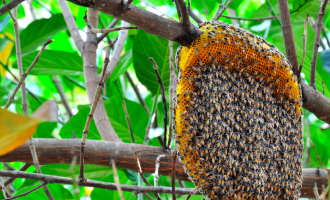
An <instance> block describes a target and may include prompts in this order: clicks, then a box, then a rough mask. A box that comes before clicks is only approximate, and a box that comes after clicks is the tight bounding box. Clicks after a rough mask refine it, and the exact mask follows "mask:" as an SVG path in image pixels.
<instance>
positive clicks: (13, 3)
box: [0, 0, 24, 16]
mask: <svg viewBox="0 0 330 200" xmlns="http://www.w3.org/2000/svg"><path fill="white" fill-rule="evenodd" d="M23 1H24V0H12V1H10V2H9V3H7V4H6V5H4V6H2V7H1V8H0V16H2V15H3V14H5V13H6V12H9V11H10V10H11V9H13V8H15V7H16V6H18V5H19V4H21V3H22V2H23Z"/></svg>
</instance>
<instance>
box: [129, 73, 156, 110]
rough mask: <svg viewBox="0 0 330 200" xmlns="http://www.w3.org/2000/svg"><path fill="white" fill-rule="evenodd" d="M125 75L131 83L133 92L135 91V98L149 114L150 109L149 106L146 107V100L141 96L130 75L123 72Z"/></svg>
mask: <svg viewBox="0 0 330 200" xmlns="http://www.w3.org/2000/svg"><path fill="white" fill-rule="evenodd" d="M125 76H126V78H127V80H128V82H129V83H130V84H131V86H132V88H133V90H134V92H135V94H136V96H137V98H138V99H139V102H140V104H141V105H142V107H143V108H144V109H145V110H146V111H147V113H148V114H149V115H150V110H149V108H148V106H147V104H146V102H145V101H144V99H143V98H142V96H141V93H140V91H139V89H138V88H137V87H136V85H135V84H134V82H133V80H132V78H131V76H130V75H129V73H128V72H125Z"/></svg>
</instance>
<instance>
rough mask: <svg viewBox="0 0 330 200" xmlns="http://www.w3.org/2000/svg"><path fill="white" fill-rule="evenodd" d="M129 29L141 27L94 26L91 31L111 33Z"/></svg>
mask: <svg viewBox="0 0 330 200" xmlns="http://www.w3.org/2000/svg"><path fill="white" fill-rule="evenodd" d="M129 29H139V27H131V26H127V27H117V28H101V29H96V28H92V29H91V32H92V33H111V32H115V31H121V30H129Z"/></svg>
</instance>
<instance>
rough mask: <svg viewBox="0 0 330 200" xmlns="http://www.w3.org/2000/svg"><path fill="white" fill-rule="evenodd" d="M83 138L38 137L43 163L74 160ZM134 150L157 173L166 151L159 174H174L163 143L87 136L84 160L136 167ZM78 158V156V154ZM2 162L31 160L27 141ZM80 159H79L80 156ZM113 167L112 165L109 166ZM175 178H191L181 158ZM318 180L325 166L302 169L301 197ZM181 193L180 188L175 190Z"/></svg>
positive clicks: (148, 169) (310, 195)
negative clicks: (126, 141) (109, 140)
mask: <svg viewBox="0 0 330 200" xmlns="http://www.w3.org/2000/svg"><path fill="white" fill-rule="evenodd" d="M80 142H81V140H80V139H66V140H64V139H63V140H58V139H37V138H36V139H35V145H36V148H37V149H38V154H39V162H40V164H52V163H63V164H71V162H72V157H73V156H74V155H79V152H80V145H81V143H80ZM135 151H139V160H140V162H141V168H142V171H143V172H144V173H154V172H155V163H156V158H157V157H158V156H159V155H161V154H163V155H165V157H164V158H162V159H161V160H160V168H159V174H161V175H165V176H172V155H171V154H170V153H167V152H164V151H163V149H162V148H161V147H153V146H146V145H139V144H127V143H122V142H108V141H98V140H86V147H85V164H94V165H103V166H109V161H110V159H111V158H115V159H116V166H117V167H118V168H124V169H129V170H132V171H137V168H136V163H135V156H134V153H135ZM78 159H79V158H78ZM0 162H26V163H32V162H33V161H32V159H31V154H30V151H29V144H28V143H25V144H23V145H22V146H20V147H19V148H17V149H15V150H13V151H11V152H9V153H8V154H6V155H3V156H0ZM77 163H79V160H77ZM109 167H110V166H109ZM176 178H178V179H181V180H186V181H188V177H187V175H186V174H185V172H184V169H183V167H182V166H181V164H180V162H179V161H178V162H177V164H176ZM315 182H316V183H317V185H318V187H319V192H320V193H321V192H322V185H324V186H325V187H326V186H327V185H328V176H327V173H326V172H325V170H323V169H303V187H302V189H301V197H306V198H313V197H314V193H313V187H314V183H315ZM176 193H177V194H178V190H176Z"/></svg>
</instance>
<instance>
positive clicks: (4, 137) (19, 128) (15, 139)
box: [0, 108, 40, 155]
mask: <svg viewBox="0 0 330 200" xmlns="http://www.w3.org/2000/svg"><path fill="white" fill-rule="evenodd" d="M0 119H1V120H0V127H1V129H2V130H1V131H0V143H1V145H0V155H3V154H6V153H8V152H9V151H11V150H13V149H15V148H17V147H19V146H20V145H21V144H23V143H24V142H26V141H27V140H28V139H29V138H30V137H31V136H32V135H33V133H34V132H35V130H36V128H37V127H38V124H39V123H40V121H39V120H37V119H33V118H29V117H25V116H22V115H18V114H14V113H12V112H9V111H7V110H4V109H1V108H0Z"/></svg>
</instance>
